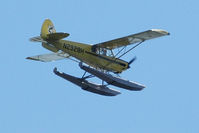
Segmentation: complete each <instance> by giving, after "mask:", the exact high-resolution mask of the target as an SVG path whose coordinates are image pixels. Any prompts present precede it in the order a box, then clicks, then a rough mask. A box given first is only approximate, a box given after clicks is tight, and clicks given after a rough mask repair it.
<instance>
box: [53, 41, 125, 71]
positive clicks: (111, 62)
mask: <svg viewBox="0 0 199 133" xmlns="http://www.w3.org/2000/svg"><path fill="white" fill-rule="evenodd" d="M49 43H51V44H53V45H54V46H55V47H56V48H57V49H59V50H62V51H63V52H65V53H67V54H69V55H70V56H72V57H75V58H76V59H78V60H80V61H82V62H84V63H86V64H88V65H90V66H92V67H94V68H99V69H104V70H108V71H112V72H116V73H121V72H122V71H124V70H126V69H127V68H128V62H126V61H123V60H121V59H117V58H115V57H111V56H106V55H101V54H97V53H95V52H92V50H91V48H92V45H88V44H83V43H78V42H72V41H68V40H59V41H56V42H49Z"/></svg>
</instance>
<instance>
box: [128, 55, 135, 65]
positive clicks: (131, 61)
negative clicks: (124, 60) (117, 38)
mask: <svg viewBox="0 0 199 133" xmlns="http://www.w3.org/2000/svg"><path fill="white" fill-rule="evenodd" d="M136 59H137V57H136V56H135V57H134V58H133V59H131V60H130V61H129V63H128V64H129V65H131V64H132V63H133V62H134V61H135V60H136Z"/></svg>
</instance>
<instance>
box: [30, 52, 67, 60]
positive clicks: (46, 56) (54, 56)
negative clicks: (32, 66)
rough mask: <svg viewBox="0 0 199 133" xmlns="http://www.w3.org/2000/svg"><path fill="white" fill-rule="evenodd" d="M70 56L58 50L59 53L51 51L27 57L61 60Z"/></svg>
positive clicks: (31, 58)
mask: <svg viewBox="0 0 199 133" xmlns="http://www.w3.org/2000/svg"><path fill="white" fill-rule="evenodd" d="M69 57H70V56H69V55H68V54H66V53H63V52H58V53H50V54H43V55H36V56H31V57H27V58H26V59H29V60H35V61H42V62H50V61H56V60H61V59H64V58H69Z"/></svg>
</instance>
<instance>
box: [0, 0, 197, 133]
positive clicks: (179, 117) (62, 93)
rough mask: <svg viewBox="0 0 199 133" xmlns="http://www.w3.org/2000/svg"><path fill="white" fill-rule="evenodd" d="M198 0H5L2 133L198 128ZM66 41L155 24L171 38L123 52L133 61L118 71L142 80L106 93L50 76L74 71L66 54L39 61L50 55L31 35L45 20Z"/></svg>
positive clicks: (92, 40) (184, 131)
mask: <svg viewBox="0 0 199 133" xmlns="http://www.w3.org/2000/svg"><path fill="white" fill-rule="evenodd" d="M198 5H199V3H198V1H196V0H184V1H180V0H167V1H159V0H150V1H146V0H145V1H144V0H137V1H133V0H117V1H116V0H100V1H95V0H56V1H52V0H43V1H38V0H35V1H27V0H6V1H1V2H0V6H1V8H0V16H1V21H0V24H1V53H0V55H1V56H0V59H1V65H0V73H1V76H0V77H1V84H0V132H1V133H27V132H28V133H36V132H37V133H55V132H58V133H66V132H70V133H78V132H81V133H90V132H95V133H102V132H104V133H108V132H114V133H121V132H125V133H132V132H134V133H135V132H136V133H146V132H147V133H160V132H161V133H168V132H176V133H177V132H179V133H198V132H199V126H198V123H199V105H198V101H199V97H198V94H199V85H198V82H199V76H198V75H199V70H198V68H199V63H198V57H199V52H198V49H199V43H198V38H199V37H198V36H199V30H198V24H199V19H198V18H199V14H198V13H199V8H198ZM46 18H50V19H51V20H52V21H53V23H54V25H55V28H56V30H57V31H63V32H68V33H70V36H69V37H68V38H67V39H68V40H73V41H78V42H83V43H88V44H96V43H99V42H104V41H107V40H111V39H114V38H118V37H123V36H126V35H129V34H133V33H137V32H141V31H145V30H148V29H153V28H160V29H165V30H167V31H169V32H170V33H171V35H170V36H167V37H163V38H158V39H155V40H150V41H147V42H145V43H143V44H142V45H141V46H139V47H138V48H136V49H135V50H134V51H132V52H131V53H129V54H128V56H126V57H125V59H126V60H130V59H131V58H132V57H133V56H134V55H136V56H137V60H136V62H135V63H133V65H132V67H131V69H129V70H127V71H125V72H124V73H122V74H121V76H122V77H124V78H127V79H129V80H132V81H136V82H139V83H142V84H144V85H146V88H145V89H144V90H143V91H141V92H131V91H127V90H123V89H120V88H116V87H113V86H111V87H112V88H116V89H118V90H120V91H121V92H122V94H121V95H119V96H116V97H104V96H100V95H96V94H92V93H89V92H86V91H83V90H81V89H80V88H79V87H77V86H75V85H74V84H72V83H70V82H68V81H65V80H63V79H61V78H60V77H57V76H56V75H54V74H53V72H52V70H53V68H54V67H58V69H59V70H60V71H64V72H65V73H69V74H72V75H75V76H81V75H82V74H83V71H82V70H80V69H79V67H78V65H77V64H76V63H74V62H72V61H70V60H62V61H57V62H50V63H40V62H34V61H30V60H26V59H25V58H26V57H27V56H32V55H38V54H44V53H49V51H47V50H45V49H44V48H42V47H41V45H40V44H39V43H32V42H29V41H28V39H29V38H30V37H33V36H37V35H39V34H40V28H41V25H42V23H43V21H44V19H46Z"/></svg>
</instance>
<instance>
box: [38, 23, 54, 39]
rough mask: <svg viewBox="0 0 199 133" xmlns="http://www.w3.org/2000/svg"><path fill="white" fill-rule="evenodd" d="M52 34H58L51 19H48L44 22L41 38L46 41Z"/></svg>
mask: <svg viewBox="0 0 199 133" xmlns="http://www.w3.org/2000/svg"><path fill="white" fill-rule="evenodd" d="M52 33H56V30H55V27H54V25H53V23H52V21H51V20H50V19H46V20H45V21H44V22H43V25H42V28H41V34H40V36H41V37H42V38H43V39H44V40H46V39H47V38H48V34H52Z"/></svg>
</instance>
